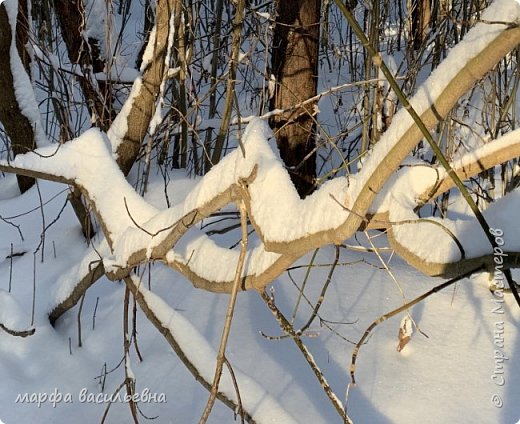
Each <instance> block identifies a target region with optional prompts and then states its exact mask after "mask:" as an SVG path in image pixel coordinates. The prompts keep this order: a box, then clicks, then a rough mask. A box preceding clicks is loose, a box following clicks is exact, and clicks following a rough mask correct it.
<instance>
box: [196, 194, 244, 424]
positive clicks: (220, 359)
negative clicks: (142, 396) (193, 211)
mask: <svg viewBox="0 0 520 424" xmlns="http://www.w3.org/2000/svg"><path fill="white" fill-rule="evenodd" d="M239 210H240V224H241V228H242V241H241V242H240V255H239V257H238V264H237V268H236V272H235V280H234V281H233V289H232V290H231V295H230V297H229V303H228V309H227V313H226V321H225V324H224V329H223V331H222V337H221V339H220V347H219V351H218V355H217V366H216V369H215V376H214V378H213V384H212V386H211V391H210V396H209V398H208V402H207V404H206V407H205V408H204V411H203V413H202V416H201V418H200V420H199V424H204V423H206V421H207V420H208V418H209V415H210V413H211V410H212V408H213V405H214V404H215V399H216V397H217V392H218V385H219V382H220V377H221V376H222V367H223V365H224V362H225V357H226V356H225V355H226V345H227V340H228V337H229V332H230V330H231V321H232V319H233V313H234V310H235V304H236V299H237V294H238V291H239V289H240V283H241V281H242V272H243V269H244V263H245V261H246V256H247V210H246V203H245V202H244V200H242V201H240V205H239Z"/></svg>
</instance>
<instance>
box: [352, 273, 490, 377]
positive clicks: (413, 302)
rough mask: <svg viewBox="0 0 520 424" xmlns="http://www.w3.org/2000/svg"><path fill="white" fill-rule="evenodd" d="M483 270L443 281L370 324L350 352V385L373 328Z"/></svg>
mask: <svg viewBox="0 0 520 424" xmlns="http://www.w3.org/2000/svg"><path fill="white" fill-rule="evenodd" d="M483 268H484V267H483V266H482V265H481V266H479V267H477V268H475V269H472V270H471V271H468V272H466V273H465V274H462V275H459V276H458V277H455V278H452V279H451V280H448V281H445V282H444V283H442V284H439V285H438V286H435V287H434V288H432V289H431V290H428V291H427V292H426V293H423V294H422V295H420V296H419V297H416V298H415V299H413V300H411V301H410V302H408V303H405V304H404V305H402V306H401V307H399V308H397V309H394V310H393V311H391V312H388V313H386V314H384V315H382V316H380V317H379V318H378V319H376V320H375V321H374V322H372V324H370V325H369V326H368V328H367V329H366V330H365V333H364V334H363V336H362V337H361V339H359V341H358V342H357V344H356V347H355V348H354V351H353V352H352V361H351V363H350V378H351V380H352V383H351V384H352V385H355V384H356V378H355V375H354V374H355V372H356V359H357V356H358V354H359V350H360V349H361V346H362V345H363V343H364V342H365V340H366V339H367V338H368V336H370V333H371V332H372V330H373V329H374V328H375V327H377V326H378V325H379V324H381V323H382V322H384V321H386V320H387V319H389V318H392V317H393V316H395V315H397V314H399V313H401V312H403V311H406V310H408V309H409V308H410V307H412V306H414V305H416V304H417V303H419V302H420V301H422V300H424V299H426V298H427V297H429V296H431V295H432V294H434V293H437V292H439V291H441V290H442V289H445V288H446V287H449V286H451V285H452V284H454V283H456V282H457V281H460V280H462V279H464V278H466V277H469V276H470V275H472V274H474V273H475V272H478V271H480V270H482V269H483Z"/></svg>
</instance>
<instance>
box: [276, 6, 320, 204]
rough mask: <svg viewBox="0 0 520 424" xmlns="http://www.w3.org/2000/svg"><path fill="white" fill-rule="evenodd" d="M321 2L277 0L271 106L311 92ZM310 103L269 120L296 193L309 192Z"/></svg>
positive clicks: (312, 164)
mask: <svg viewBox="0 0 520 424" xmlns="http://www.w3.org/2000/svg"><path fill="white" fill-rule="evenodd" d="M320 11H321V0H296V1H292V0H279V1H278V5H277V18H276V25H275V29H274V37H273V51H272V72H273V75H274V76H275V78H276V88H275V93H274V96H273V98H272V99H271V109H287V108H291V107H292V106H294V105H296V104H298V103H301V102H303V101H304V100H306V99H308V98H309V97H312V96H314V95H316V91H317V82H318V52H319V37H320ZM314 106H315V105H314V104H308V105H306V106H303V107H299V108H296V109H292V110H290V111H288V112H286V113H284V114H282V115H278V116H276V117H275V118H273V119H272V120H271V126H272V128H273V129H274V131H275V134H276V140H277V143H278V148H279V149H280V155H281V157H282V159H283V160H284V162H285V164H286V166H287V167H288V169H289V173H290V175H291V179H292V181H293V183H294V185H295V186H296V189H297V190H298V193H299V194H300V196H301V197H305V196H306V195H307V194H309V193H311V192H312V191H313V190H314V187H315V186H314V180H315V177H316V153H315V152H314V148H315V146H316V140H315V129H316V128H315V127H316V126H315V120H314V115H315V112H314Z"/></svg>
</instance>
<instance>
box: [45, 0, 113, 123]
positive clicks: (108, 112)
mask: <svg viewBox="0 0 520 424" xmlns="http://www.w3.org/2000/svg"><path fill="white" fill-rule="evenodd" d="M54 10H55V12H56V17H57V19H58V23H59V25H60V30H61V35H62V37H63V41H64V42H65V46H66V48H67V53H68V56H69V60H70V61H71V62H72V63H74V64H76V65H79V67H80V69H81V71H82V73H83V75H82V76H80V77H78V82H79V84H80V86H81V90H82V92H83V96H84V98H85V101H86V102H88V103H89V105H90V107H91V109H92V112H93V113H94V114H95V116H96V125H97V126H98V127H99V128H100V129H101V130H103V131H106V130H108V128H109V127H110V124H111V123H112V120H113V119H114V117H115V111H114V110H113V109H112V103H113V96H112V87H111V84H110V81H109V80H107V81H106V82H105V81H99V82H98V81H96V80H95V76H94V75H93V74H96V73H98V72H103V71H104V70H105V60H104V59H103V58H102V57H101V51H100V48H99V41H98V40H96V39H94V38H90V37H89V38H88V39H85V37H84V34H83V31H84V30H85V25H86V13H87V11H86V10H85V5H84V4H83V0H55V1H54Z"/></svg>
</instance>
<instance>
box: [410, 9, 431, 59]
mask: <svg viewBox="0 0 520 424" xmlns="http://www.w3.org/2000/svg"><path fill="white" fill-rule="evenodd" d="M411 7H412V19H411V21H412V22H411V23H412V31H411V33H412V34H411V36H412V38H413V49H414V50H420V49H421V47H422V45H423V43H424V41H425V40H426V37H427V35H428V27H429V26H430V20H431V4H430V0H412V5H411Z"/></svg>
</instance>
